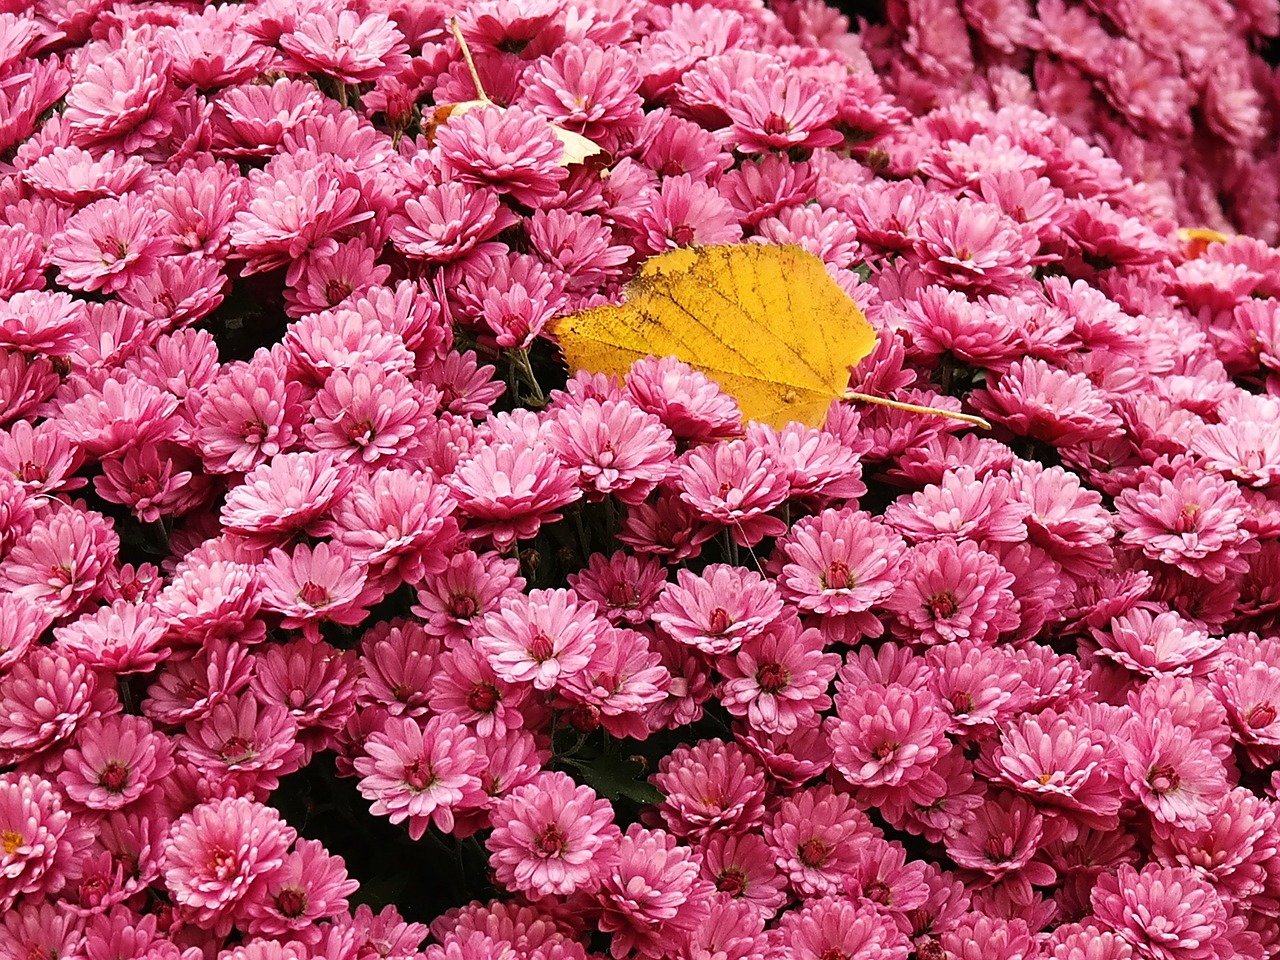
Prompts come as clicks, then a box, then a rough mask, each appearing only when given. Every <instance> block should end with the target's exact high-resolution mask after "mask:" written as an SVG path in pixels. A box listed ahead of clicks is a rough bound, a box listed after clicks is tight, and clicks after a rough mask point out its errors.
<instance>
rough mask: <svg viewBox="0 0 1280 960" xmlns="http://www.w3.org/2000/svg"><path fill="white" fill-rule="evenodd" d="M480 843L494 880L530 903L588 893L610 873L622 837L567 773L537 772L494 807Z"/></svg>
mask: <svg viewBox="0 0 1280 960" xmlns="http://www.w3.org/2000/svg"><path fill="white" fill-rule="evenodd" d="M491 816H492V818H493V822H494V825H495V826H494V830H493V833H491V834H490V835H489V838H488V840H486V841H485V845H486V846H487V847H488V848H489V863H490V865H491V866H492V867H493V870H494V875H495V877H496V879H497V881H498V882H499V883H501V884H503V885H504V886H505V887H506V888H507V889H508V890H511V891H513V892H514V891H519V892H521V893H524V894H526V895H527V896H529V897H530V898H532V899H538V898H540V897H545V896H550V895H556V896H566V895H568V894H571V893H574V892H575V891H578V890H587V891H590V890H592V889H594V888H595V887H596V886H597V885H598V884H599V883H600V880H601V879H602V878H603V877H604V876H605V874H607V873H608V872H610V871H611V870H612V869H613V867H614V864H615V858H616V857H617V855H618V847H617V845H618V841H619V839H620V838H621V834H620V832H619V830H618V828H617V827H616V826H615V825H614V823H613V808H612V807H610V806H609V802H608V801H607V800H604V799H602V798H601V797H598V796H596V792H595V791H594V790H592V789H591V788H590V787H584V786H579V785H577V784H575V783H574V782H573V780H571V779H570V778H569V776H568V775H567V774H564V773H560V772H558V771H557V772H553V773H542V774H539V775H538V778H537V779H536V780H534V781H533V782H532V783H529V784H526V785H524V786H522V787H517V788H516V789H515V790H513V791H511V793H509V794H507V795H506V796H505V797H503V798H502V799H501V800H499V801H498V802H497V803H496V804H494V808H493V811H492V814H491Z"/></svg>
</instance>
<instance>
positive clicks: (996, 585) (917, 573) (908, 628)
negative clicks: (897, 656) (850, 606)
mask: <svg viewBox="0 0 1280 960" xmlns="http://www.w3.org/2000/svg"><path fill="white" fill-rule="evenodd" d="M901 577H902V580H901V584H900V586H899V587H898V589H897V591H896V592H895V593H893V594H892V595H890V596H889V598H888V599H886V600H885V601H884V606H885V607H886V608H888V609H889V610H890V611H892V612H893V614H894V616H895V617H896V618H897V619H896V622H895V623H894V625H893V629H894V632H895V633H896V634H900V635H902V636H904V637H910V638H913V639H918V640H919V641H920V642H922V643H947V642H951V641H954V640H963V639H965V638H972V639H975V640H983V641H992V640H994V639H995V638H996V637H997V636H999V635H1000V634H1001V633H1006V632H1008V631H1010V630H1012V629H1013V628H1015V627H1016V626H1017V625H1018V614H1017V608H1016V606H1015V597H1014V594H1013V592H1012V590H1011V588H1012V587H1013V586H1014V583H1015V581H1014V577H1013V574H1011V573H1010V572H1009V571H1007V570H1006V569H1005V568H1004V567H1003V566H1001V565H1000V562H999V561H998V560H997V559H996V558H995V557H994V556H992V555H991V554H990V553H987V552H986V551H985V550H982V549H980V548H979V547H978V546H977V545H976V544H974V543H973V541H971V540H958V541H957V540H934V541H927V542H925V543H922V544H920V545H918V546H916V547H913V548H912V549H911V550H910V551H909V552H908V553H907V555H906V558H905V560H904V562H903V566H902V573H901Z"/></svg>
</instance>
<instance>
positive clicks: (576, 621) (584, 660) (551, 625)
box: [475, 590, 608, 690]
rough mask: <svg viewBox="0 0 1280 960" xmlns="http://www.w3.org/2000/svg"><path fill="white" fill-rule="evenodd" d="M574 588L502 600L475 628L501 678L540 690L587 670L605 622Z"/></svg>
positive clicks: (477, 642) (479, 643) (479, 647)
mask: <svg viewBox="0 0 1280 960" xmlns="http://www.w3.org/2000/svg"><path fill="white" fill-rule="evenodd" d="M595 614H596V605H595V604H594V603H592V602H591V601H590V600H587V601H581V602H580V601H579V600H578V597H577V594H575V593H574V592H573V591H572V590H531V591H529V593H528V594H518V595H516V596H514V597H511V598H508V599H503V600H502V601H500V603H499V605H498V609H497V610H495V611H494V612H492V613H490V614H489V615H488V616H486V617H485V618H484V620H483V621H481V623H480V624H479V626H478V627H477V629H476V638H475V645H476V650H477V651H479V652H480V653H482V654H483V655H484V656H485V657H486V658H488V660H489V663H490V665H492V667H493V669H494V671H495V672H496V673H497V674H498V676H500V677H502V678H503V679H504V680H507V681H509V682H511V683H531V684H533V686H534V687H535V688H536V689H538V690H550V689H552V688H553V687H554V686H556V684H558V683H561V682H563V681H564V680H565V679H567V678H568V677H570V676H572V675H573V674H575V673H578V672H580V671H582V670H583V669H585V668H586V666H587V665H588V664H589V663H590V662H591V654H592V653H593V651H594V650H595V647H596V642H597V639H598V637H599V635H600V633H601V631H603V630H604V629H606V627H607V626H608V624H607V623H605V622H604V621H601V620H599V619H597V618H596V615H595Z"/></svg>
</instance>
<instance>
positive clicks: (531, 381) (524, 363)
mask: <svg viewBox="0 0 1280 960" xmlns="http://www.w3.org/2000/svg"><path fill="white" fill-rule="evenodd" d="M511 353H512V356H513V357H514V359H515V364H516V366H517V367H518V368H519V370H520V372H521V373H523V374H524V378H525V382H526V383H528V385H529V389H531V390H532V391H533V395H532V396H531V397H530V398H529V399H530V400H531V401H533V403H534V405H535V406H538V407H543V406H546V403H547V398H546V395H545V394H544V393H543V392H542V387H541V385H540V384H539V383H538V378H537V377H535V376H534V375H533V364H531V363H530V362H529V351H528V350H512V351H511Z"/></svg>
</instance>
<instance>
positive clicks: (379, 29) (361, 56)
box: [279, 9, 408, 84]
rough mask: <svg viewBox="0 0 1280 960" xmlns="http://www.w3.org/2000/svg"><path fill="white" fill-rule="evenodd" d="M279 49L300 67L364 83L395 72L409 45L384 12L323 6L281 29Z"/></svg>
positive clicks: (298, 69)
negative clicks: (284, 30)
mask: <svg viewBox="0 0 1280 960" xmlns="http://www.w3.org/2000/svg"><path fill="white" fill-rule="evenodd" d="M279 44H280V49H282V50H283V51H284V52H285V53H286V54H287V55H288V57H289V61H290V64H289V65H290V66H291V67H292V68H293V70H294V71H296V72H298V73H322V74H324V75H326V76H330V77H333V78H334V79H336V80H340V81H341V82H343V83H350V84H359V83H369V82H371V81H373V80H377V79H378V78H379V77H381V76H383V75H384V74H389V73H394V72H395V71H396V70H397V69H399V68H400V66H402V64H403V63H404V60H405V51H406V50H407V49H408V45H407V44H406V43H405V41H404V35H403V34H402V33H401V32H400V31H399V30H397V29H396V25H395V24H394V23H393V22H392V21H391V20H390V19H389V18H388V17H386V16H385V15H384V14H381V13H364V14H361V13H357V12H356V11H354V10H332V9H324V10H321V11H316V12H310V11H308V12H306V13H304V14H302V15H301V16H299V17H298V19H297V21H296V22H295V23H294V24H293V28H292V29H291V30H289V31H288V32H286V33H283V34H281V36H280V40H279Z"/></svg>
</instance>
